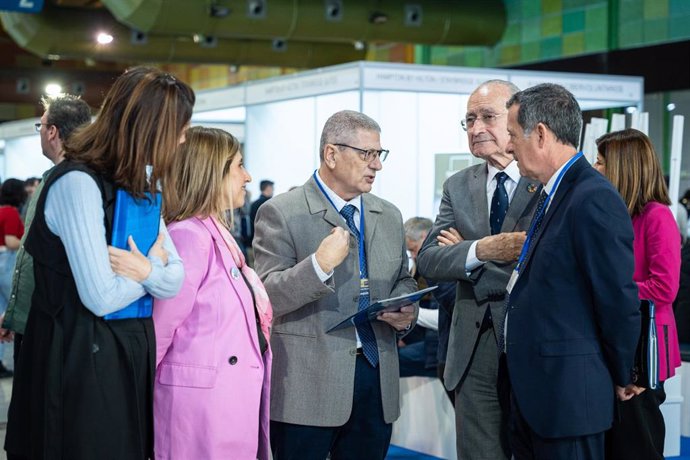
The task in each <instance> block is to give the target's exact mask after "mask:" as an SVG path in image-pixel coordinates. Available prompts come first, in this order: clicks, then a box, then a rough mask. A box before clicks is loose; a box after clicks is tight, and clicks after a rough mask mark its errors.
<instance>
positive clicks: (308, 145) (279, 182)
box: [245, 91, 359, 200]
mask: <svg viewBox="0 0 690 460" xmlns="http://www.w3.org/2000/svg"><path fill="white" fill-rule="evenodd" d="M358 106H359V97H358V94H357V92H355V91H350V92H345V93H336V94H329V95H323V96H317V97H308V98H301V99H292V100H287V101H280V102H274V103H271V104H259V105H252V106H249V107H247V124H246V130H245V152H246V154H245V165H246V167H247V170H248V171H249V173H250V174H251V175H252V179H253V181H252V183H251V184H249V189H250V191H251V193H252V200H254V199H256V197H258V196H259V182H260V181H261V180H264V179H269V180H272V181H273V182H274V183H275V193H283V192H286V191H288V190H289V189H290V187H292V186H294V185H302V184H303V183H304V182H305V181H306V180H307V179H308V178H309V176H310V175H311V174H312V173H313V172H314V170H315V169H317V168H318V166H319V153H318V150H319V140H320V136H321V129H322V128H323V124H324V123H325V122H326V119H327V118H328V117H329V116H331V115H332V114H333V113H335V112H337V111H339V110H344V109H351V110H357V107H358Z"/></svg>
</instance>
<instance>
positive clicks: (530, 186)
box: [527, 184, 537, 193]
mask: <svg viewBox="0 0 690 460" xmlns="http://www.w3.org/2000/svg"><path fill="white" fill-rule="evenodd" d="M536 191H537V186H536V185H534V184H527V192H528V193H534V192H536Z"/></svg>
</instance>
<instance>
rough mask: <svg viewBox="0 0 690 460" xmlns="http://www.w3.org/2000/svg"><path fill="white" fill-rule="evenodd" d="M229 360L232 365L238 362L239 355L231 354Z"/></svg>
mask: <svg viewBox="0 0 690 460" xmlns="http://www.w3.org/2000/svg"><path fill="white" fill-rule="evenodd" d="M228 362H229V363H230V365H231V366H234V365H235V364H237V356H231V357H230V359H228Z"/></svg>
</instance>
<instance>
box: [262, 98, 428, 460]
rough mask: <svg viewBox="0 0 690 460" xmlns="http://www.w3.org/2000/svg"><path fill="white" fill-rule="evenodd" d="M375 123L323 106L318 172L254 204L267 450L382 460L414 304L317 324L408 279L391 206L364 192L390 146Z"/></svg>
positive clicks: (318, 459) (390, 292)
mask: <svg viewBox="0 0 690 460" xmlns="http://www.w3.org/2000/svg"><path fill="white" fill-rule="evenodd" d="M380 131H381V128H380V127H379V125H378V123H376V122H375V121H374V120H372V119H371V118H370V117H368V116H366V115H364V114H363V113H359V112H354V111H351V110H344V111H341V112H337V113H335V114H334V115H332V116H331V117H330V118H329V119H328V120H327V121H326V124H325V125H324V128H323V132H322V134H321V144H320V157H321V164H320V166H319V169H318V171H315V172H314V174H313V175H312V177H310V178H309V180H307V182H305V184H304V185H302V186H301V187H297V188H296V189H294V190H292V191H289V192H287V193H283V194H281V195H279V196H277V197H275V198H272V199H270V200H268V201H267V202H266V203H264V204H263V205H262V206H261V208H259V212H258V214H257V218H256V238H255V240H254V249H255V251H256V271H257V272H258V273H259V275H260V276H261V278H262V280H263V282H264V284H265V286H266V291H268V295H269V297H270V298H271V302H272V303H273V312H274V322H273V331H272V334H271V347H272V350H273V372H272V380H271V382H272V386H271V447H272V449H273V456H274V459H276V460H288V459H295V460H312V459H313V460H323V459H325V458H326V457H327V456H328V454H329V452H330V458H331V459H333V460H338V459H346V458H356V459H360V458H361V459H372V460H373V459H381V460H383V458H384V457H385V456H386V452H387V450H388V445H389V443H390V438H391V433H392V423H393V421H394V420H396V419H397V418H398V416H399V415H400V406H399V404H400V402H399V399H400V396H399V388H400V387H399V385H400V383H399V371H398V353H397V348H396V344H397V339H398V338H400V337H401V336H402V335H403V334H404V333H405V331H407V330H409V329H410V328H411V327H412V326H413V325H414V323H415V319H416V317H417V310H418V308H417V307H416V306H412V305H408V306H405V307H402V310H401V311H400V312H389V313H383V314H381V315H379V317H378V318H374V319H373V320H372V321H367V322H364V323H362V324H361V325H358V326H357V327H356V328H355V327H348V328H345V329H340V330H338V331H334V332H331V333H328V332H326V331H327V330H328V329H329V328H331V327H332V326H334V325H336V324H337V323H339V322H340V321H342V320H343V319H345V318H347V317H348V316H350V315H353V314H355V313H357V312H358V311H359V310H360V309H361V308H362V307H364V306H368V305H369V302H370V301H372V302H373V301H375V300H377V299H385V298H388V297H395V296H399V295H403V294H408V293H411V292H414V291H415V288H416V283H415V282H414V279H412V277H411V276H410V274H409V272H408V271H407V254H406V251H405V233H404V230H403V223H402V217H401V215H400V211H399V210H398V208H396V207H395V206H394V205H393V204H391V203H389V202H388V201H385V200H383V199H381V198H379V197H377V196H376V195H373V194H371V193H370V192H371V188H372V185H373V183H374V179H375V178H376V175H377V173H378V172H379V171H380V170H381V169H382V168H383V165H382V162H383V161H384V160H385V159H386V156H387V155H388V151H387V150H383V149H382V148H381V140H380V134H379V133H380Z"/></svg>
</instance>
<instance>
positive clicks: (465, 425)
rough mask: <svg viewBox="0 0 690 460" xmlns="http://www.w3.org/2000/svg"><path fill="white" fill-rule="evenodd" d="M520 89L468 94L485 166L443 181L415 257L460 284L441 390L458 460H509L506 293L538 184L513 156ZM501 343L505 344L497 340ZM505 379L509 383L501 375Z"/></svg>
mask: <svg viewBox="0 0 690 460" xmlns="http://www.w3.org/2000/svg"><path fill="white" fill-rule="evenodd" d="M518 91H519V89H518V88H517V87H516V86H515V85H513V84H512V83H510V82H507V81H503V80H490V81H487V82H485V83H482V84H481V85H480V86H479V87H478V88H477V89H475V90H474V92H473V93H472V94H471V95H470V98H469V100H468V102H467V114H466V115H465V119H463V120H462V121H461V124H462V128H463V129H464V130H465V131H467V139H468V141H469V147H470V151H471V152H472V154H473V155H474V156H475V157H477V158H480V159H483V160H485V161H486V162H485V163H482V164H479V165H474V166H470V167H469V168H466V169H464V170H462V171H460V172H458V173H456V174H454V175H453V176H451V177H450V178H448V180H446V182H445V184H444V185H443V199H442V201H441V205H440V208H439V214H438V216H437V217H436V222H435V223H434V227H433V228H432V229H431V232H430V233H429V235H428V237H427V239H426V241H425V242H424V245H423V246H422V249H421V250H420V252H419V255H418V257H417V264H418V269H419V271H420V272H421V274H422V275H423V276H425V277H428V278H432V279H435V280H438V281H452V280H455V281H457V283H458V284H457V296H456V301H455V308H454V312H453V318H452V322H451V326H450V337H449V341H448V354H447V357H446V368H445V373H444V377H443V380H444V384H445V386H446V388H447V389H448V390H450V391H455V419H456V445H457V452H458V459H460V460H468V459H472V460H475V459H487V460H489V459H490V460H501V459H509V458H510V448H509V444H508V426H507V422H508V418H507V413H508V412H507V407H502V406H506V405H507V404H506V403H507V402H508V399H507V395H508V394H507V391H503V392H502V393H503V395H502V396H503V398H501V399H499V394H498V393H499V390H504V389H505V387H504V386H503V385H498V384H497V381H499V372H498V368H499V355H500V352H501V348H502V347H501V346H500V344H499V343H502V338H501V337H502V327H503V317H504V315H505V298H506V297H505V296H506V286H507V284H508V279H509V278H510V273H511V272H512V269H513V267H514V266H515V262H516V261H517V258H518V256H519V254H520V249H521V248H522V244H523V243H524V241H525V230H527V227H528V225H529V223H530V220H531V218H532V213H533V212H534V208H535V204H536V202H537V197H538V195H539V194H538V193H536V192H537V189H538V184H537V182H536V181H529V180H527V179H526V178H522V177H521V176H520V171H519V170H518V166H517V162H516V161H514V160H513V155H511V154H509V153H507V152H506V146H507V145H508V141H509V137H508V131H507V127H506V126H507V125H506V123H507V122H506V120H507V116H506V115H507V110H506V102H507V101H508V99H510V96H511V95H513V94H515V93H516V92H518ZM499 341H500V342H499ZM500 382H502V383H506V382H507V379H505V378H503V376H501V378H500Z"/></svg>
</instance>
